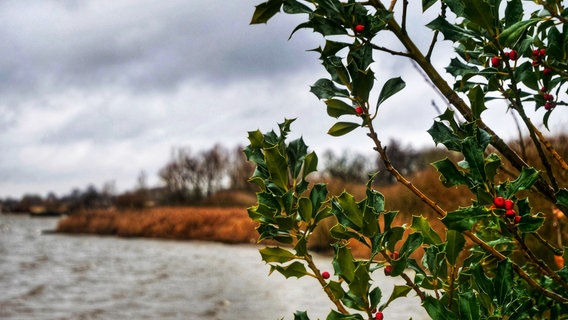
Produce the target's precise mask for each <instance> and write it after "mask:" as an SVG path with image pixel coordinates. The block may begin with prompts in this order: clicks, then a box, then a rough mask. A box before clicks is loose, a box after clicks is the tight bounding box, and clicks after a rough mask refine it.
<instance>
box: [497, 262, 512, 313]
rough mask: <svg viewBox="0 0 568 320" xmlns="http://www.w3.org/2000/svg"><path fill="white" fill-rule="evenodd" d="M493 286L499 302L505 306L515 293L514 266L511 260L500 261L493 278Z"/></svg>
mask: <svg viewBox="0 0 568 320" xmlns="http://www.w3.org/2000/svg"><path fill="white" fill-rule="evenodd" d="M493 286H494V288H495V295H496V297H497V302H498V303H499V304H501V305H503V304H505V302H506V299H507V296H508V295H509V294H511V292H512V291H513V286H514V283H513V265H512V264H511V261H509V259H505V260H502V261H499V262H498V263H497V273H496V274H495V278H493Z"/></svg>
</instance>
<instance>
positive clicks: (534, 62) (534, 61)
mask: <svg viewBox="0 0 568 320" xmlns="http://www.w3.org/2000/svg"><path fill="white" fill-rule="evenodd" d="M539 64H540V62H538V60H536V59H535V60H533V61H532V66H533V67H538V65H539Z"/></svg>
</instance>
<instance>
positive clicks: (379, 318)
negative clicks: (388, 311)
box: [375, 311, 384, 320]
mask: <svg viewBox="0 0 568 320" xmlns="http://www.w3.org/2000/svg"><path fill="white" fill-rule="evenodd" d="M375 319H377V320H383V319H384V316H383V313H382V312H380V311H379V312H377V313H376V314H375Z"/></svg>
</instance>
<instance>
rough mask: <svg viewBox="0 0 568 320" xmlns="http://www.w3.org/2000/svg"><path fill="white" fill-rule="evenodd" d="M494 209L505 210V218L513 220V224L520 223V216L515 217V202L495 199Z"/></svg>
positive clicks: (500, 198) (499, 198) (501, 198)
mask: <svg viewBox="0 0 568 320" xmlns="http://www.w3.org/2000/svg"><path fill="white" fill-rule="evenodd" d="M493 204H494V205H495V206H494V208H496V209H505V217H507V218H509V219H513V222H514V223H515V224H518V223H519V222H521V216H519V215H517V213H516V212H515V202H513V200H511V199H505V198H503V197H496V198H495V199H493Z"/></svg>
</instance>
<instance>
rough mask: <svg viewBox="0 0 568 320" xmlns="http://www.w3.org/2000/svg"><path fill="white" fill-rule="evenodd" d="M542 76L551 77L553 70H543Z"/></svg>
mask: <svg viewBox="0 0 568 320" xmlns="http://www.w3.org/2000/svg"><path fill="white" fill-rule="evenodd" d="M542 74H543V75H544V76H546V77H548V76H550V75H551V74H552V69H550V68H544V70H542Z"/></svg>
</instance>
